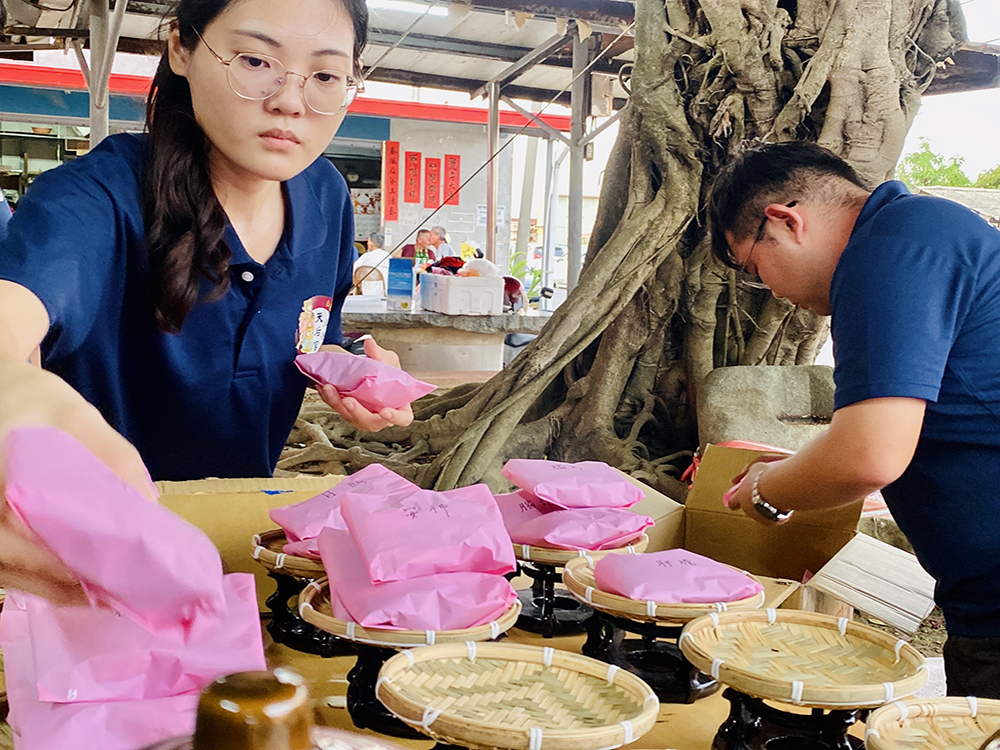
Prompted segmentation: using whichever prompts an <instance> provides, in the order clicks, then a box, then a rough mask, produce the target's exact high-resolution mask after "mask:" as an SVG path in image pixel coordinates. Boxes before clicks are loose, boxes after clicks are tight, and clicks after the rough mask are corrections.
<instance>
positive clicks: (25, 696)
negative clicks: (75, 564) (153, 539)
mask: <svg viewBox="0 0 1000 750" xmlns="http://www.w3.org/2000/svg"><path fill="white" fill-rule="evenodd" d="M29 600H31V598H30V597H25V596H22V595H19V594H17V593H16V592H12V591H8V592H7V601H6V602H5V604H4V611H3V616H2V617H0V648H2V649H3V652H4V672H5V677H6V682H7V697H8V699H9V701H10V716H9V717H8V722H9V723H10V727H11V729H12V730H13V732H14V744H15V747H16V748H17V750H66V748H73V750H136V748H140V747H147V746H149V745H152V744H155V743H157V742H161V741H163V740H166V739H170V738H171V737H181V736H184V735H189V734H191V733H192V732H193V731H194V724H195V714H196V711H197V708H198V692H197V691H194V692H190V693H185V694H182V695H175V696H171V697H169V698H158V699H154V700H140V701H128V700H125V701H109V702H104V703H47V702H44V701H41V700H39V699H38V695H37V692H36V691H35V683H36V678H35V664H34V661H35V660H34V656H35V655H34V653H33V648H32V644H31V641H32V639H31V638H30V637H29V625H28V612H27V607H28V603H27V602H28V601H29ZM112 616H113V615H112Z"/></svg>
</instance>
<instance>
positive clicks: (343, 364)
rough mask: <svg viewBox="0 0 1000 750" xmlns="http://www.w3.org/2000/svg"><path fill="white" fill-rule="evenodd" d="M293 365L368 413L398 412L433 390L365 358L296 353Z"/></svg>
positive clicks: (431, 387)
mask: <svg viewBox="0 0 1000 750" xmlns="http://www.w3.org/2000/svg"><path fill="white" fill-rule="evenodd" d="M295 365H296V367H298V368H299V371H300V372H301V373H302V374H303V375H305V376H306V377H308V378H310V379H312V380H313V381H315V382H317V383H322V384H326V385H332V386H333V387H334V388H336V389H337V392H338V393H339V394H340V395H341V396H342V397H343V396H350V397H351V398H354V399H357V401H358V403H359V404H361V405H362V406H363V407H365V408H366V409H368V410H369V411H374V412H377V411H381V410H382V409H386V408H388V409H402V408H403V407H404V406H407V405H409V404H410V403H411V402H413V401H416V400H417V399H418V398H420V397H421V396H426V395H427V394H428V393H431V392H432V391H435V390H437V386H436V385H431V384H430V383H424V382H423V381H421V380H417V379H416V378H414V377H413V376H412V375H410V374H409V373H408V372H406V371H404V370H400V369H399V368H398V367H393V366H392V365H387V364H385V363H384V362H379V361H378V360H375V359H371V358H369V357H359V356H356V355H354V354H342V353H340V352H316V353H315V354H299V355H298V356H297V357H296V358H295Z"/></svg>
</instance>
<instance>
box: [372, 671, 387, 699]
mask: <svg viewBox="0 0 1000 750" xmlns="http://www.w3.org/2000/svg"><path fill="white" fill-rule="evenodd" d="M388 680H389V678H388V677H386V676H384V675H379V678H378V679H377V680H375V697H378V689H379V688H380V687H382V683H383V682H387V681H388Z"/></svg>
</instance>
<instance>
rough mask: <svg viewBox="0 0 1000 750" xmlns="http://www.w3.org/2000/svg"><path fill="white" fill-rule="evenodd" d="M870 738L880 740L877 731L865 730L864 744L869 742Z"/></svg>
mask: <svg viewBox="0 0 1000 750" xmlns="http://www.w3.org/2000/svg"><path fill="white" fill-rule="evenodd" d="M872 737H874V738H875V739H880V735H879V733H878V731H877V730H875V729H866V730H865V742H867V741H868V740H870V739H871V738H872Z"/></svg>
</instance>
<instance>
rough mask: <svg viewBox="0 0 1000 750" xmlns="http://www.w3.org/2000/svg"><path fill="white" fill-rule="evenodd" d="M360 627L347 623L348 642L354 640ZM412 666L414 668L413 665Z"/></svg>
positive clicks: (353, 623)
mask: <svg viewBox="0 0 1000 750" xmlns="http://www.w3.org/2000/svg"><path fill="white" fill-rule="evenodd" d="M357 627H358V625H357V623H355V622H349V623H347V640H349V641H353V640H354V631H355V630H356V629H357ZM410 666H413V665H412V664H411V665H410Z"/></svg>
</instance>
